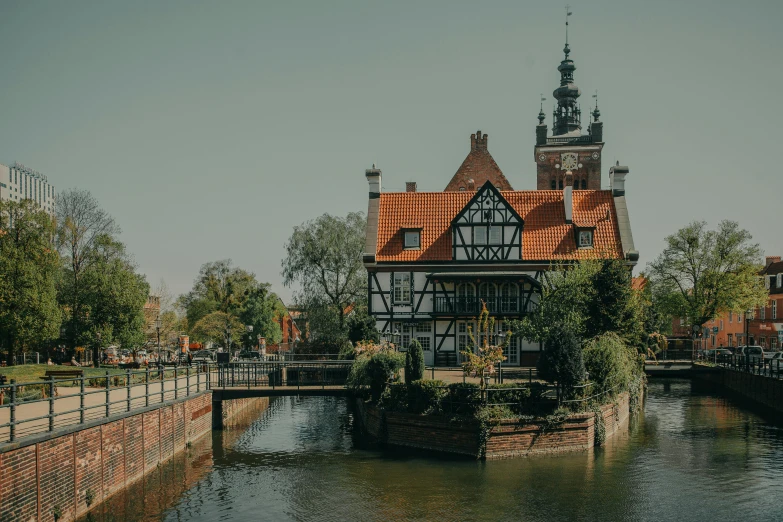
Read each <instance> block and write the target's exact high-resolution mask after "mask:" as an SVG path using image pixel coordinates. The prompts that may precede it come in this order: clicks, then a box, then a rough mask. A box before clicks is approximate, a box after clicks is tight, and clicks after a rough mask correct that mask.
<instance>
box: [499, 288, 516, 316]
mask: <svg viewBox="0 0 783 522" xmlns="http://www.w3.org/2000/svg"><path fill="white" fill-rule="evenodd" d="M500 311H501V313H516V312H519V288H518V287H517V284H516V283H503V284H502V285H501V286H500Z"/></svg>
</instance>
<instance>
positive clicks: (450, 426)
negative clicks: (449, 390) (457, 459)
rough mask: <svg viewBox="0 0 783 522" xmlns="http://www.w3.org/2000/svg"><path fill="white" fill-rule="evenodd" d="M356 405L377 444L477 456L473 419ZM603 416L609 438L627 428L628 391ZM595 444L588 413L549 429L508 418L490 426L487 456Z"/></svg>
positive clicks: (592, 416)
mask: <svg viewBox="0 0 783 522" xmlns="http://www.w3.org/2000/svg"><path fill="white" fill-rule="evenodd" d="M356 405H357V415H358V418H359V421H360V422H361V424H362V429H363V430H364V432H365V433H366V434H367V435H369V436H370V437H371V438H373V439H375V440H376V441H378V442H383V443H386V444H390V445H392V446H405V447H410V448H420V449H426V450H432V451H438V452H443V453H456V454H462V455H471V456H474V457H477V456H479V454H480V428H479V426H478V424H477V423H475V422H468V421H466V422H452V421H450V420H449V419H448V418H446V417H438V416H429V415H413V414H408V413H395V412H387V411H384V410H381V409H379V408H377V407H375V406H373V405H371V404H366V403H364V402H362V401H361V400H358V399H357V402H356ZM601 415H602V416H603V419H604V426H605V429H606V438H607V439H609V438H610V437H612V436H613V435H614V434H615V433H617V432H619V431H622V430H625V429H627V427H628V419H629V417H630V412H629V396H628V394H627V393H624V394H622V395H621V396H620V397H619V398H618V400H617V402H616V403H614V404H607V405H604V406H603V407H602V408H601ZM595 445H596V439H595V414H594V413H592V412H590V413H580V414H574V415H571V416H569V417H568V419H567V420H566V421H565V422H564V423H563V424H560V425H557V426H553V427H550V428H548V429H545V428H543V427H542V426H541V425H538V424H525V425H520V424H519V423H518V422H517V421H515V420H509V421H502V422H501V423H500V424H498V425H495V426H493V427H492V428H491V430H490V433H489V437H488V439H487V445H486V455H485V457H486V458H488V459H496V458H507V457H519V456H526V455H537V454H544V453H560V452H568V451H581V450H586V449H590V448H592V447H594V446H595Z"/></svg>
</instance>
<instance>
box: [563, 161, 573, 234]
mask: <svg viewBox="0 0 783 522" xmlns="http://www.w3.org/2000/svg"><path fill="white" fill-rule="evenodd" d="M563 205H564V206H565V221H566V223H568V224H569V225H570V224H571V223H572V222H573V219H574V174H573V173H572V172H571V171H570V170H567V171H566V173H565V183H564V185H563Z"/></svg>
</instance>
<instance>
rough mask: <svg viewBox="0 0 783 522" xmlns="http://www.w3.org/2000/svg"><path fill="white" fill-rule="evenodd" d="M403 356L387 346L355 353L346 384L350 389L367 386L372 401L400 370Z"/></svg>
mask: <svg viewBox="0 0 783 522" xmlns="http://www.w3.org/2000/svg"><path fill="white" fill-rule="evenodd" d="M404 364H405V357H404V356H403V354H401V353H399V352H395V351H393V350H390V349H387V348H379V349H377V350H376V349H367V350H364V351H362V352H360V353H358V354H357V357H356V360H355V361H354V363H353V365H352V366H351V371H350V372H349V373H348V379H347V381H346V384H347V385H348V387H349V388H351V389H354V390H355V389H357V388H362V387H365V386H368V387H369V388H370V397H371V399H372V400H373V402H378V401H379V400H380V398H381V394H382V393H383V390H384V388H385V387H386V383H387V382H388V381H389V380H391V378H392V377H393V376H394V375H395V374H396V373H397V372H399V371H400V369H401V368H402V367H403V366H404Z"/></svg>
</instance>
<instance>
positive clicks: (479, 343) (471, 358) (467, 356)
mask: <svg viewBox="0 0 783 522" xmlns="http://www.w3.org/2000/svg"><path fill="white" fill-rule="evenodd" d="M476 330H477V331H478V333H479V336H478V339H477V338H476V336H475V335H474V332H473V328H472V327H471V326H468V337H469V338H470V347H469V349H468V350H463V351H461V352H460V353H461V354H462V358H463V360H462V371H463V373H464V374H465V375H471V376H478V377H479V378H480V379H481V381H480V382H479V385H480V386H481V389H482V390H483V389H485V388H486V386H487V379H488V378H489V376H490V375H492V374H493V373H495V365H496V364H498V363H500V362H502V361H505V360H506V357H505V356H504V355H503V349H504V348H505V347H506V345H507V344H508V342H509V341H510V340H511V335H512V334H511V332H510V331H509V332H506V334H505V337H504V338H503V340H502V341H501V342H500V344H497V335H496V334H495V319H494V318H492V317H490V316H489V310H487V304H486V303H485V302H484V301H482V302H481V314H479V317H478V324H477V325H476Z"/></svg>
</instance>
